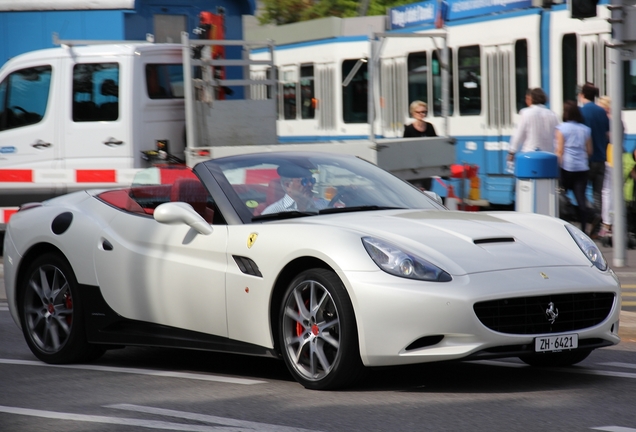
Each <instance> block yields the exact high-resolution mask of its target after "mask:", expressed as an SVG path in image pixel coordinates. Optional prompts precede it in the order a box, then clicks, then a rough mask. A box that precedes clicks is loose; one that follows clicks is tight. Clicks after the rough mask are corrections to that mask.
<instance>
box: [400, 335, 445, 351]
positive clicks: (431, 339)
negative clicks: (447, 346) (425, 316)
mask: <svg viewBox="0 0 636 432" xmlns="http://www.w3.org/2000/svg"><path fill="white" fill-rule="evenodd" d="M442 339H444V335H433V336H424V337H421V338H419V339H418V340H416V341H415V342H413V343H412V344H410V345H409V346H407V347H406V351H411V350H414V349H418V348H425V347H427V346H432V345H437V344H438V343H440V342H441V341H442Z"/></svg>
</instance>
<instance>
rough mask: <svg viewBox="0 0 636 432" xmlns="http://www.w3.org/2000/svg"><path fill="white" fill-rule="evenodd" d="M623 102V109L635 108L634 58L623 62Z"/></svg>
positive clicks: (635, 68) (635, 64) (635, 71)
mask: <svg viewBox="0 0 636 432" xmlns="http://www.w3.org/2000/svg"><path fill="white" fill-rule="evenodd" d="M623 92H624V93H623V103H624V108H625V109H632V110H633V109H636V60H629V61H625V62H623Z"/></svg>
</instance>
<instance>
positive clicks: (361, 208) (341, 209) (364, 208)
mask: <svg viewBox="0 0 636 432" xmlns="http://www.w3.org/2000/svg"><path fill="white" fill-rule="evenodd" d="M367 210H406V208H405V207H388V206H378V205H363V206H353V207H333V208H326V209H322V210H320V211H319V212H318V213H320V214H329V213H347V212H357V211H367Z"/></svg>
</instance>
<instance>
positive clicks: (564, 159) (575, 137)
mask: <svg viewBox="0 0 636 432" xmlns="http://www.w3.org/2000/svg"><path fill="white" fill-rule="evenodd" d="M555 142H556V148H555V153H556V155H557V157H558V158H559V165H560V166H561V187H562V188H563V189H564V190H565V192H567V191H568V190H571V191H572V192H573V193H574V197H575V198H576V204H577V212H578V216H579V222H580V223H581V230H582V231H583V232H585V229H586V227H587V213H588V212H587V201H586V199H585V189H586V188H587V176H588V172H589V169H590V168H589V162H588V158H589V157H590V155H591V154H592V138H591V130H590V128H589V127H587V126H585V125H584V124H583V116H582V115H581V110H580V109H579V107H578V105H577V104H576V102H574V101H565V102H564V103H563V123H561V124H560V125H558V126H557V128H556V132H555Z"/></svg>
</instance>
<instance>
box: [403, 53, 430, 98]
mask: <svg viewBox="0 0 636 432" xmlns="http://www.w3.org/2000/svg"><path fill="white" fill-rule="evenodd" d="M407 69H408V70H407V74H408V92H409V101H415V100H421V101H422V102H426V103H428V67H427V65H426V52H417V53H411V54H409V56H408V58H407Z"/></svg>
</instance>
